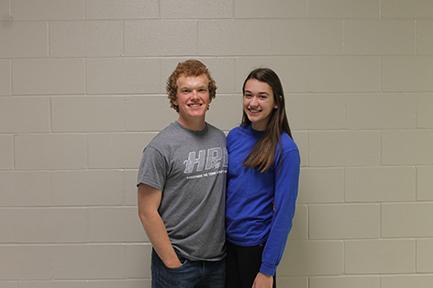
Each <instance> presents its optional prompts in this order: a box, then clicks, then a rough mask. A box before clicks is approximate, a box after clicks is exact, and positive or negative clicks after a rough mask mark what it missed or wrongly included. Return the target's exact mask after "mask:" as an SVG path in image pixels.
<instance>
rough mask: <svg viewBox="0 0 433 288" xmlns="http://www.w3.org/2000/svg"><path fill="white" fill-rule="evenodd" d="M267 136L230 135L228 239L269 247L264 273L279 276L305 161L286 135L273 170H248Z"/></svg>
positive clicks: (246, 130) (244, 131)
mask: <svg viewBox="0 0 433 288" xmlns="http://www.w3.org/2000/svg"><path fill="white" fill-rule="evenodd" d="M262 135H263V132H259V131H255V130H253V129H252V128H251V126H240V127H236V128H234V129H232V130H231V131H230V132H229V134H228V136H227V150H228V155H229V167H228V177H227V181H228V183H227V192H226V193H227V194H226V237H227V240H228V241H229V242H231V243H233V244H235V245H239V246H257V245H264V250H263V254H262V264H261V267H260V272H262V273H264V274H267V275H274V274H275V271H276V267H277V265H278V263H279V262H280V260H281V257H282V255H283V252H284V248H285V245H286V241H287V237H288V234H289V232H290V229H291V227H292V219H293V216H294V213H295V206H296V198H297V195H298V182H299V167H300V158H299V151H298V148H297V146H296V144H295V142H294V141H293V140H292V139H291V138H290V137H289V135H287V134H286V133H283V134H282V135H281V137H280V144H281V145H277V152H276V155H275V156H276V157H275V161H274V162H275V163H274V165H273V166H272V167H271V168H270V169H268V170H267V171H266V172H264V173H262V172H259V171H258V170H257V169H252V168H247V167H245V166H244V164H243V163H244V161H245V159H246V158H247V156H248V155H249V154H250V152H251V151H252V149H253V147H254V145H255V144H256V142H257V140H258V139H260V137H261V136H262Z"/></svg>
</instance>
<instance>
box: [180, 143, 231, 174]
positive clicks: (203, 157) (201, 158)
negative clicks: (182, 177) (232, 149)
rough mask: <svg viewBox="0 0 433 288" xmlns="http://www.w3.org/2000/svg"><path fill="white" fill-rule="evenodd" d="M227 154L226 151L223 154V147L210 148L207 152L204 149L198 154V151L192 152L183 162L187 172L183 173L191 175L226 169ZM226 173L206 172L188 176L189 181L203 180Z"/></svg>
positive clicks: (223, 171)
mask: <svg viewBox="0 0 433 288" xmlns="http://www.w3.org/2000/svg"><path fill="white" fill-rule="evenodd" d="M226 153H227V152H226V151H224V152H223V149H221V147H215V148H209V149H207V150H205V149H202V150H199V151H198V153H197V152H196V151H191V152H189V154H188V159H187V160H185V161H183V164H185V170H184V171H183V173H185V174H191V173H193V172H202V171H209V170H214V169H219V168H226V167H227V165H226V163H225V161H226V159H227V157H226ZM194 168H195V169H194ZM226 172H227V170H226V169H223V170H219V171H213V172H206V173H203V174H199V175H194V176H188V177H187V179H192V178H201V177H206V176H212V175H216V174H220V173H226Z"/></svg>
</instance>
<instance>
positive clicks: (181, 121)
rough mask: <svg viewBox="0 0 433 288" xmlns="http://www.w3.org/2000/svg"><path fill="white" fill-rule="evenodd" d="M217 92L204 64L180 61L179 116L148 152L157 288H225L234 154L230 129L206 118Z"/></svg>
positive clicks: (174, 97)
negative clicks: (230, 159) (228, 145)
mask: <svg viewBox="0 0 433 288" xmlns="http://www.w3.org/2000/svg"><path fill="white" fill-rule="evenodd" d="M215 92H216V86H215V81H214V80H213V79H212V77H211V75H210V73H209V72H208V70H207V68H206V66H205V65H204V64H203V63H201V62H200V61H197V60H187V61H185V62H182V63H179V64H178V65H177V67H176V69H175V71H174V72H173V73H172V74H171V76H170V77H169V79H168V81H167V93H168V98H169V99H170V104H171V107H172V108H173V109H175V110H176V111H177V112H178V114H179V116H178V119H177V121H176V122H173V123H171V124H170V125H169V126H167V127H166V128H165V129H163V130H162V131H161V132H160V133H159V134H158V135H157V136H155V138H154V139H153V140H152V141H151V142H150V143H149V144H148V145H147V146H146V148H145V149H144V152H143V158H142V160H141V163H140V168H139V172H138V210H139V216H140V220H141V222H142V224H143V227H144V230H145V231H146V234H147V236H148V238H149V240H150V242H151V243H152V246H153V250H152V265H151V267H152V268H151V269H152V287H153V288H170V287H176V288H186V287H188V288H194V287H200V288H202V287H203V288H204V287H208V288H222V287H224V269H225V266H224V256H225V251H224V241H225V233H224V212H225V196H224V195H225V183H226V172H227V152H226V148H225V147H226V146H225V136H224V134H223V132H221V131H220V130H218V129H216V128H215V127H213V126H212V125H210V124H208V123H206V121H205V115H206V111H207V110H208V109H209V104H210V102H211V101H212V99H213V98H215Z"/></svg>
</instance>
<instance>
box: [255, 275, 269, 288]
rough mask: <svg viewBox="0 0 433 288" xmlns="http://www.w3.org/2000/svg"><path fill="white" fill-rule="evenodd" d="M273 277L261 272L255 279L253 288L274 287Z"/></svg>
mask: <svg viewBox="0 0 433 288" xmlns="http://www.w3.org/2000/svg"><path fill="white" fill-rule="evenodd" d="M273 278H274V277H272V276H268V275H266V274H263V273H260V272H259V273H258V274H257V276H256V279H254V283H253V287H252V288H272V284H273Z"/></svg>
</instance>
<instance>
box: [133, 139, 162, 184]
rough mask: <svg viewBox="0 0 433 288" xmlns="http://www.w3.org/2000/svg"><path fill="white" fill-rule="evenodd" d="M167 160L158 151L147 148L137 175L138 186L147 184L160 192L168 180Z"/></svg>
mask: <svg viewBox="0 0 433 288" xmlns="http://www.w3.org/2000/svg"><path fill="white" fill-rule="evenodd" d="M167 171H168V163H167V159H166V158H165V157H164V155H162V154H161V153H160V152H159V151H158V150H157V149H155V148H153V147H152V146H147V147H146V148H145V149H144V151H143V156H142V158H141V162H140V166H139V169H138V175H137V186H138V185H140V184H146V185H149V186H151V187H153V188H156V189H158V190H160V191H162V190H163V187H164V185H165V180H166V178H167Z"/></svg>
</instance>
